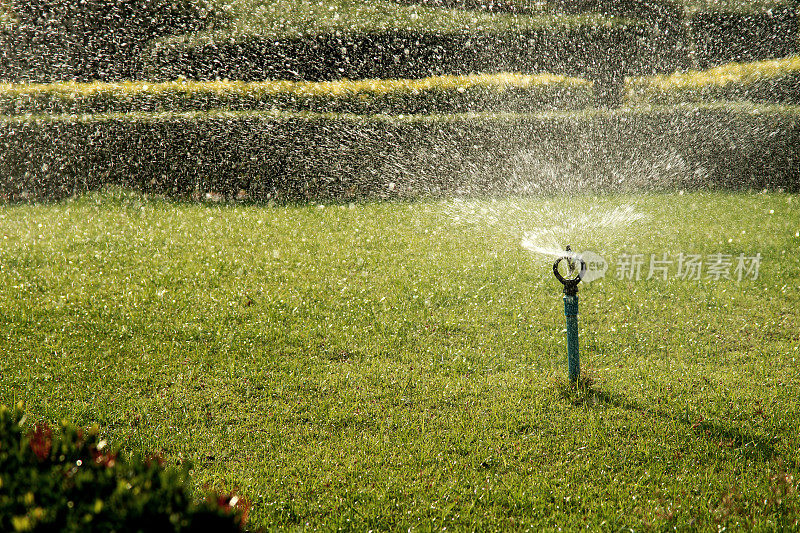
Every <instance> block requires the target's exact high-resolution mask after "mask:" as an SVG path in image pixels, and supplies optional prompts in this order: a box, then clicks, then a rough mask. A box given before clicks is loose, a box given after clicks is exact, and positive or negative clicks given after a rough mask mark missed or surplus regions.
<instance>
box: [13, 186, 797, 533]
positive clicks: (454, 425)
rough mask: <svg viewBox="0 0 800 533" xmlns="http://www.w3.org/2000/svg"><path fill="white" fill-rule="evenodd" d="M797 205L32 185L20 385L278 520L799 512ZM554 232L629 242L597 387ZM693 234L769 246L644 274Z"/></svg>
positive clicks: (563, 522)
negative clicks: (705, 265) (239, 200)
mask: <svg viewBox="0 0 800 533" xmlns="http://www.w3.org/2000/svg"><path fill="white" fill-rule="evenodd" d="M798 203H800V197H798V196H797V195H794V194H788V193H769V194H767V193H761V194H756V193H736V194H734V193H710V192H697V193H686V194H677V193H674V194H653V195H644V194H642V195H630V196H616V195H605V196H599V197H593V196H581V197H576V198H559V197H539V198H502V199H461V200H457V199H448V200H429V201H415V202H407V203H393V202H374V203H366V202H364V203H353V204H346V203H345V204H325V205H316V204H311V205H244V204H242V205H234V204H200V203H180V202H173V201H166V200H163V199H157V198H145V197H143V196H141V195H138V194H135V193H129V192H125V191H120V190H110V191H105V192H100V193H92V194H88V195H86V196H83V197H80V198H77V199H69V200H64V201H61V202H58V203H51V204H24V205H8V204H7V205H4V206H2V207H0V241H1V242H2V246H1V247H0V353H2V354H3V356H2V357H1V358H0V403H6V404H13V403H16V402H17V401H19V400H23V401H25V402H26V405H27V409H28V410H29V411H30V414H31V416H32V417H33V418H44V419H47V420H57V419H60V418H62V417H67V418H70V419H73V420H74V421H76V422H78V423H81V424H90V423H95V422H96V423H98V424H99V425H100V428H101V432H102V433H103V435H104V436H105V438H107V439H108V440H109V442H111V443H112V444H113V445H115V446H119V447H122V448H123V449H125V450H128V451H141V452H148V453H150V452H155V453H159V454H161V455H162V456H163V457H164V458H165V459H166V460H167V462H168V463H173V464H174V463H176V462H183V461H191V462H192V463H193V464H194V471H193V480H194V481H195V483H196V485H197V486H198V487H200V486H203V485H213V486H215V487H218V488H224V489H237V490H238V491H239V492H240V493H241V494H243V495H244V496H246V497H247V498H248V499H249V500H250V501H251V502H252V504H253V509H252V512H251V522H250V523H251V525H252V526H253V527H259V526H269V527H276V528H294V527H297V528H305V527H308V528H313V527H317V526H319V527H320V528H321V529H324V530H328V529H336V528H337V527H339V528H344V529H354V530H362V531H363V530H369V529H395V530H400V529H403V530H406V529H408V528H418V529H421V530H428V529H443V528H445V527H446V528H447V529H451V530H452V529H466V528H475V529H479V530H508V529H527V528H531V529H536V530H538V529H540V528H547V529H557V528H564V529H577V528H578V527H582V526H584V525H586V526H590V527H592V528H593V529H598V528H604V529H609V530H618V529H621V528H627V527H631V528H635V529H648V528H651V527H652V528H653V529H658V530H660V529H666V528H669V527H671V526H673V525H675V526H678V527H679V528H684V529H686V528H698V529H705V530H708V529H711V528H717V527H729V528H731V527H732V528H735V527H741V528H750V527H755V528H759V529H767V530H768V529H792V528H797V527H798V526H797V520H798V517H800V494H798V479H800V370H798V364H797V358H798V357H800V348H798V347H799V346H800V317H798V309H800V255H799V254H798V252H800V209H798ZM554 227H560V228H562V229H556V230H555V232H554V234H555V235H556V236H557V237H558V239H559V240H560V244H562V245H565V244H568V243H569V244H572V245H573V247H574V248H576V249H579V250H593V251H595V252H598V253H600V254H601V255H603V256H604V257H605V258H606V259H607V260H608V261H609V262H610V267H609V271H608V273H607V276H606V277H605V279H602V280H598V281H595V282H593V283H591V284H588V285H586V286H584V287H582V288H581V293H580V296H581V314H580V317H579V320H580V338H581V350H582V353H581V355H582V365H583V368H584V370H585V371H586V376H587V378H586V379H585V380H584V382H583V387H582V388H581V389H579V390H577V391H573V390H571V389H570V387H569V386H568V385H567V380H566V348H565V339H564V317H563V305H562V302H561V290H560V286H559V285H558V284H557V282H556V281H555V279H554V278H553V276H552V272H551V265H550V262H551V260H550V259H548V258H545V257H539V256H536V255H534V254H532V253H530V252H529V251H528V250H526V249H525V248H523V247H522V246H521V242H522V240H523V238H524V236H525V234H526V233H527V232H531V231H533V232H536V231H538V232H539V233H540V234H541V233H542V232H544V231H547V230H552V228H554ZM541 238H542V239H544V237H541ZM544 240H548V239H544ZM639 253H640V254H644V255H643V257H645V258H646V262H647V265H645V267H644V269H643V271H642V276H641V277H642V279H640V280H635V279H622V280H620V279H617V269H618V268H619V267H620V265H621V264H622V261H623V257H627V256H625V255H623V254H639ZM664 253H666V254H668V257H670V258H673V259H676V258H677V257H678V256H679V254H681V253H683V254H686V255H692V254H699V255H701V256H702V257H703V258H704V259H707V258H708V257H709V256H710V255H713V254H718V253H723V254H730V255H731V256H732V257H733V258H734V262H735V258H736V257H737V256H738V255H739V254H745V256H747V257H754V256H756V254H757V253H760V254H761V257H762V260H761V263H760V271H759V273H758V276H757V279H752V278H753V277H755V276H753V275H746V276H744V279H742V281H739V280H738V279H737V276H736V273H735V271H734V269H731V270H730V274H731V277H733V278H734V279H731V280H727V279H721V280H718V281H715V280H713V279H708V276H707V275H706V271H705V270H704V271H703V276H702V277H703V279H700V280H684V279H678V276H677V273H676V272H675V270H676V268H677V265H673V267H672V270H670V271H669V272H668V279H667V280H666V281H665V280H663V279H660V278H659V279H651V280H646V279H644V278H645V277H647V269H648V268H649V266H648V265H649V260H650V254H656V255H657V256H658V258H662V254H664ZM676 261H677V259H676ZM751 274H752V273H751Z"/></svg>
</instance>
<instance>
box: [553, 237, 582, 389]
mask: <svg viewBox="0 0 800 533" xmlns="http://www.w3.org/2000/svg"><path fill="white" fill-rule="evenodd" d="M566 252H567V254H566V255H564V256H561V257H559V258H558V259H556V262H555V263H553V274H555V275H556V279H558V281H560V282H561V283H562V285H564V316H565V317H566V319H567V366H568V369H569V380H570V382H571V383H576V382H577V381H578V376H579V375H580V373H581V358H580V353H579V352H578V283H580V282H581V279H583V276H584V275H585V274H586V262H585V261H584V260H583V259H581V258H580V257H578V256H577V255H576V254H575V253H574V252H572V249H571V248H570V247H569V246H567V249H566ZM565 259H566V261H567V267H568V269H569V272H568V273H567V277H566V278H565V277H564V276H562V275H561V272H559V271H558V264H559V263H561V261H564V260H565ZM577 261H580V263H581V267H580V270H579V269H578V268H577V265H576V262H577ZM576 271H577V275H575V272H576ZM573 275H574V277H572V276H573Z"/></svg>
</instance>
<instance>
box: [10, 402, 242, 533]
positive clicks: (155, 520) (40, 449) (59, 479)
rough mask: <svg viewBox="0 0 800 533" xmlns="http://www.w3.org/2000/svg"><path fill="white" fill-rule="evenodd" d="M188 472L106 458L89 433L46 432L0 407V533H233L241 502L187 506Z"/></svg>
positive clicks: (108, 453) (108, 452)
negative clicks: (93, 532) (209, 532)
mask: <svg viewBox="0 0 800 533" xmlns="http://www.w3.org/2000/svg"><path fill="white" fill-rule="evenodd" d="M189 468H190V467H188V466H184V467H183V468H182V469H174V468H164V467H163V466H162V465H161V464H160V463H159V460H158V459H156V458H153V459H145V458H143V457H139V456H128V455H126V454H123V453H119V452H118V451H116V450H112V449H110V448H109V447H107V446H106V444H105V442H104V441H102V440H100V439H99V437H98V435H97V428H96V427H95V428H89V429H88V430H86V431H84V430H83V429H82V428H79V427H77V426H75V425H73V424H71V423H69V422H67V421H63V422H62V423H61V425H60V427H57V428H51V427H50V426H49V425H47V424H45V423H41V422H40V423H31V421H30V419H28V417H27V416H26V415H25V413H24V412H23V411H22V406H21V405H18V406H17V408H15V409H13V410H12V409H9V408H7V407H6V406H4V405H0V531H61V532H64V531H158V532H164V533H167V532H176V533H177V532H189V531H194V532H197V531H218V532H220V533H222V532H238V531H240V530H241V527H240V526H242V525H243V524H244V521H245V519H246V509H245V506H244V505H243V503H244V502H243V501H242V500H240V498H238V497H231V496H222V495H209V498H207V499H206V500H204V501H200V502H195V501H193V500H192V497H191V490H190V488H189V480H188V478H189ZM234 498H235V499H234ZM237 504H238V505H237Z"/></svg>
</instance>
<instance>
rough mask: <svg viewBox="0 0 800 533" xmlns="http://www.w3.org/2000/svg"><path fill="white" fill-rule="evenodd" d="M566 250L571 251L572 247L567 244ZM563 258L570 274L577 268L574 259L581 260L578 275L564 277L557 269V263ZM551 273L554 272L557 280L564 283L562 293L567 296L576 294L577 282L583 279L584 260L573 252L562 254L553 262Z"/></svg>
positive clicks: (584, 271)
mask: <svg viewBox="0 0 800 533" xmlns="http://www.w3.org/2000/svg"><path fill="white" fill-rule="evenodd" d="M566 251H567V252H572V249H571V248H570V247H569V246H567V249H566ZM565 259H566V261H567V265H568V266H569V274H568V275H571V274H572V273H573V272H575V271H576V270H577V268H576V265H575V263H576V259H577V260H578V261H580V262H581V269H580V271H579V272H578V275H577V276H575V277H574V278H569V277H568V278H565V277H564V276H562V275H561V272H559V271H558V264H559V263H561V261H564V260H565ZM553 274H555V276H556V279H558V281H560V282H561V284H562V285H564V294H565V295H567V296H575V295H576V294H578V283H580V282H581V279H583V276H584V275H585V274H586V262H585V261H584V260H583V259H581V258H580V257H577V256H576V255H575V254H574V253H569V254H567V255H564V256H562V257H559V258H558V259H556V262H555V263H553Z"/></svg>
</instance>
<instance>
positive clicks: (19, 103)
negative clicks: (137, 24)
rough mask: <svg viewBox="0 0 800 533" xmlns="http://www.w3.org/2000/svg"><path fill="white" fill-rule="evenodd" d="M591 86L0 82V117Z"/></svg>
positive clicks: (558, 92) (358, 104)
mask: <svg viewBox="0 0 800 533" xmlns="http://www.w3.org/2000/svg"><path fill="white" fill-rule="evenodd" d="M591 102H592V84H591V83H589V82H587V81H585V80H581V79H577V78H566V77H563V76H554V75H548V74H542V75H537V76H523V75H518V74H517V75H515V74H499V75H492V76H490V75H486V76H440V77H433V78H426V79H422V80H362V81H348V80H340V81H334V82H290V81H281V82H249V83H248V82H231V81H217V82H192V81H180V82H165V83H156V84H153V83H143V82H126V83H119V84H106V83H93V84H78V83H59V84H47V85H36V84H17V85H11V84H7V85H2V84H0V114H7V115H18V114H24V113H31V114H42V113H48V114H59V113H106V112H128V111H195V110H211V109H220V108H224V109H231V110H241V109H267V110H269V109H288V110H296V111H303V110H307V111H316V112H337V113H358V114H376V113H390V114H433V113H457V112H465V111H531V110H534V109H581V108H583V107H586V106H587V105H589V104H590V103H591Z"/></svg>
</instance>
